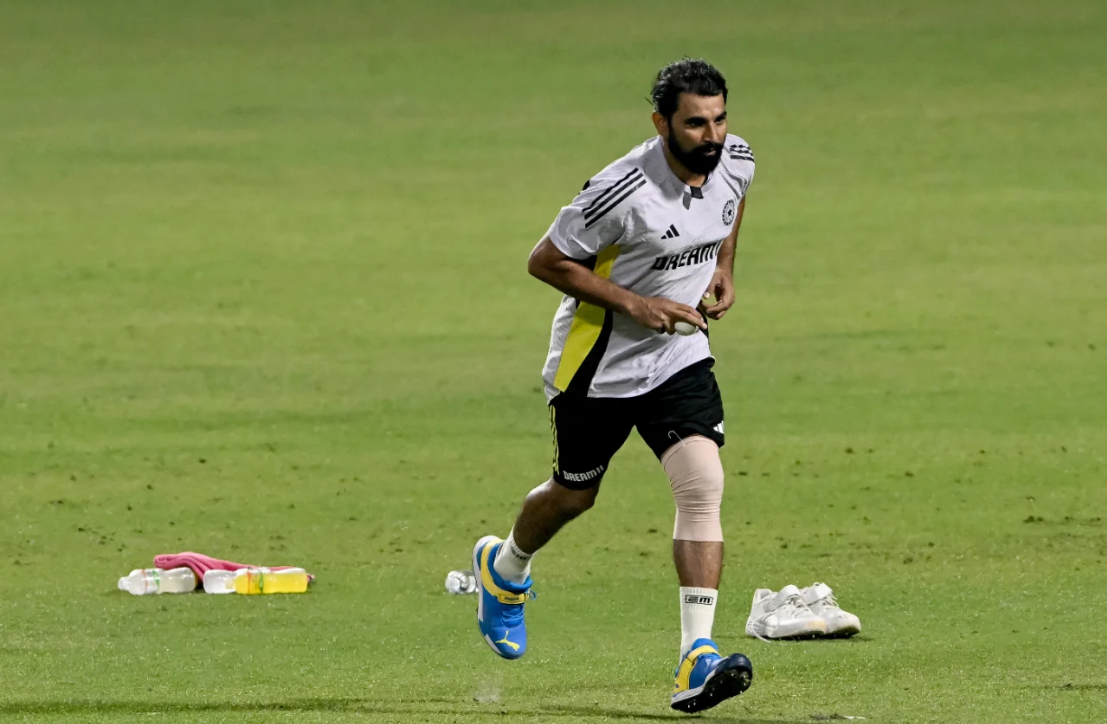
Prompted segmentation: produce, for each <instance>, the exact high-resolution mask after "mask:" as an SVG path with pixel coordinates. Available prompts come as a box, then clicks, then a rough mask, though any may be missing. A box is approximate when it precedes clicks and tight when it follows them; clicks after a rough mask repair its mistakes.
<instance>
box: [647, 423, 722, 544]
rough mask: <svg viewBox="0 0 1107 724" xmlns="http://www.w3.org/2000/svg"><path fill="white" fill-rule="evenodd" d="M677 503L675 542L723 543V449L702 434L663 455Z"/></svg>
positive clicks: (662, 458) (677, 445)
mask: <svg viewBox="0 0 1107 724" xmlns="http://www.w3.org/2000/svg"><path fill="white" fill-rule="evenodd" d="M661 467H663V468H665V472H666V473H667V474H668V475H669V483H670V484H671V485H672V487H673V501H674V502H675V503H676V525H675V526H674V528H673V539H674V540H695V541H721V540H722V539H723V526H722V524H721V523H720V521H719V510H720V508H721V507H722V502H723V463H722V461H721V460H720V459H719V447H718V445H716V444H715V443H714V442H713V441H711V440H709V439H707V438H706V437H701V436H699V435H696V436H693V437H690V438H687V439H685V440H681V441H680V442H678V443H677V444H676V445H673V446H672V447H671V448H669V449H668V450H666V451H665V454H664V455H662V456H661Z"/></svg>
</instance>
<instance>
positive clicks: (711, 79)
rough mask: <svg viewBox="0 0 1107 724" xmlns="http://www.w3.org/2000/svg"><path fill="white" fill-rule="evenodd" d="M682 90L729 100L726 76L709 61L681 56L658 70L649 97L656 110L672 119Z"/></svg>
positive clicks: (724, 100)
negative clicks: (719, 96) (718, 96)
mask: <svg viewBox="0 0 1107 724" xmlns="http://www.w3.org/2000/svg"><path fill="white" fill-rule="evenodd" d="M681 93H694V94H696V95H698V96H717V95H721V96H722V97H723V102H724V103H725V102H726V78H723V74H722V73H720V72H719V71H718V69H716V68H715V66H713V65H711V64H710V63H708V62H707V61H706V60H703V59H700V58H682V59H680V60H678V61H675V62H673V63H669V64H668V65H667V66H665V67H664V68H662V69H661V70H659V71H657V78H656V79H655V80H654V82H653V90H652V91H651V92H650V98H651V100H653V109H654V110H655V111H657V112H658V113H660V114H661V115H663V116H665V117H666V118H669V119H671V118H672V117H673V114H674V113H676V109H677V105H678V104H679V102H680V94H681Z"/></svg>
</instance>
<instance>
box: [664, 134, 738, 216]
mask: <svg viewBox="0 0 1107 724" xmlns="http://www.w3.org/2000/svg"><path fill="white" fill-rule="evenodd" d="M656 140H657V143H656V144H655V145H654V149H653V155H654V163H655V164H656V165H657V166H659V167H660V173H661V183H662V184H663V185H664V186H665V187H666V188H668V189H669V190H671V191H672V192H673V193H676V194H679V195H680V197H681V200H682V201H683V202H684V208H686V209H687V208H689V207H690V206H691V205H692V201H693V200H694V199H702V198H703V196H704V193H706V192H707V191H708V190H709V189H710V188H711V183H712V181H713V180H714V178H715V173H714V172H711V173H709V174H708V175H707V178H706V179H705V180H704V182H703V185H702V186H689V185H688V184H686V183H684V182H683V181H681V180H680V178H678V177H677V175H676V174H675V173H673V169H671V168H669V162H668V161H667V160H665V142H664V141H663V140H662V138H661V136H657V137H656ZM720 162H721V160H720Z"/></svg>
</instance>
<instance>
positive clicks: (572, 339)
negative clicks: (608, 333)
mask: <svg viewBox="0 0 1107 724" xmlns="http://www.w3.org/2000/svg"><path fill="white" fill-rule="evenodd" d="M620 251H621V249H620V248H619V245H618V244H613V245H612V246H609V247H607V248H606V249H604V250H603V251H601V252H600V253H599V255H598V256H597V257H596V268H595V270H594V271H595V272H596V274H598V275H599V276H601V277H603V278H604V279H608V278H610V277H611V267H613V266H614V265H615V258H616V257H617V256H619V252H620ZM606 314H607V310H605V309H604V308H603V307H598V306H596V305H595V304H589V303H588V302H581V303H580V305H579V306H578V307H577V313H576V314H574V315H573V324H572V326H571V327H569V334H568V335H567V336H566V337H565V345H564V346H563V347H562V348H561V362H560V363H559V364H558V366H557V375H556V376H555V377H554V387H556V388H557V389H559V390H561V391H562V392H564V391H565V390H567V389H569V383H570V382H572V381H573V375H575V374H576V373H577V370H579V369H580V366H581V365H582V364H584V360H585V358H587V357H588V353H589V352H591V351H592V347H594V346H595V345H596V340H598V339H599V338H600V331H601V330H602V329H603V318H604V315H606Z"/></svg>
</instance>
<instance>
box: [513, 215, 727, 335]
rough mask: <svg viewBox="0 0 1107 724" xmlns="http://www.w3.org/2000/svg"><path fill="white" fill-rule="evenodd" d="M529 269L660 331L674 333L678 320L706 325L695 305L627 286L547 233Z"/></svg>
mask: <svg viewBox="0 0 1107 724" xmlns="http://www.w3.org/2000/svg"><path fill="white" fill-rule="evenodd" d="M527 271H529V272H530V274H531V276H533V277H535V278H537V279H540V280H542V281H544V282H546V283H547V284H549V285H550V286H551V287H553V288H554V289H557V290H558V291H560V292H562V293H563V294H568V295H569V296H570V297H573V298H575V299H579V300H580V301H582V302H588V303H589V304H594V305H596V306H598V307H603V308H604V309H610V310H611V311H613V312H618V313H619V314H623V315H626V316H628V317H630V318H631V319H633V320H634V321H636V322H638V323H639V324H641V325H642V326H644V327H647V328H649V329H652V330H655V331H657V332H667V333H669V334H672V333H673V331H674V326H675V325H676V323H677V322H688V323H689V324H692V325H694V326H696V327H699V328H700V329H704V328H705V327H706V325H705V323H704V321H703V318H702V317H701V316H700V314H699V312H697V311H696V310H695V309H693V308H692V307H689V306H688V305H686V304H680V303H678V302H674V301H672V300H671V299H664V298H661V297H643V296H641V295H640V294H635V293H634V292H632V291H630V290H629V289H624V288H623V287H620V286H619V285H618V284H615V283H614V282H612V281H611V280H610V279H604V278H603V277H601V276H600V275H598V274H596V273H595V272H594V271H592V270H591V269H589V268H588V267H586V266H584V265H583V264H581V263H580V262H579V261H576V260H575V259H573V258H571V257H569V256H566V255H565V254H564V253H563V252H562V251H561V250H560V249H558V248H557V247H556V246H554V244H553V242H552V241H550V238H549V237H548V236H547V237H545V238H543V239H542V241H540V242H538V245H537V246H536V247H534V250H533V251H531V253H530V259H528V260H527Z"/></svg>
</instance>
